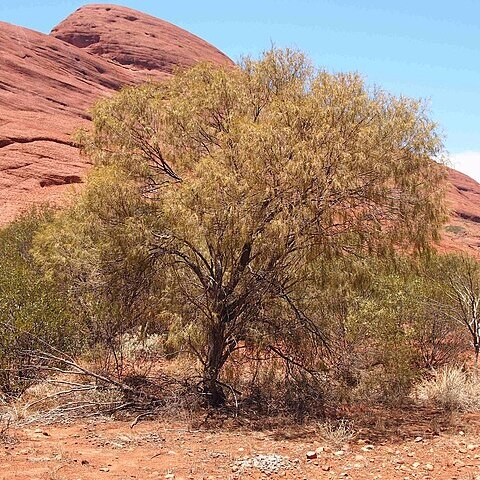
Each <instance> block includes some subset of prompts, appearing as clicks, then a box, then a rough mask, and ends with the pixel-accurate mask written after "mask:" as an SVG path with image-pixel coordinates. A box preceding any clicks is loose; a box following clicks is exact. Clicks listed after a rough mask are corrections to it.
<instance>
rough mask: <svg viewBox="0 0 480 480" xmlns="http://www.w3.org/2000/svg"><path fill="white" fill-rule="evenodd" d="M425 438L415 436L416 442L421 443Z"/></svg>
mask: <svg viewBox="0 0 480 480" xmlns="http://www.w3.org/2000/svg"><path fill="white" fill-rule="evenodd" d="M422 440H423V437H415V440H414V442H416V443H419V442H421V441H422Z"/></svg>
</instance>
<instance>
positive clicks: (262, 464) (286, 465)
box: [234, 454, 294, 475]
mask: <svg viewBox="0 0 480 480" xmlns="http://www.w3.org/2000/svg"><path fill="white" fill-rule="evenodd" d="M234 465H236V466H238V471H244V470H246V469H249V468H256V469H258V470H260V471H261V472H262V473H265V474H269V475H271V474H273V473H279V472H280V471H281V470H289V469H291V468H293V467H294V462H292V461H290V459H289V458H288V457H283V456H281V455H277V454H270V455H263V454H257V455H255V456H253V457H248V458H244V459H241V460H238V461H237V462H235V464H234Z"/></svg>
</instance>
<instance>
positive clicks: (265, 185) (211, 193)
mask: <svg viewBox="0 0 480 480" xmlns="http://www.w3.org/2000/svg"><path fill="white" fill-rule="evenodd" d="M93 121H94V129H93V132H91V133H88V132H84V133H83V134H82V136H81V137H82V138H81V141H82V144H83V147H84V152H85V154H87V155H90V156H91V157H92V159H94V160H95V163H96V167H95V173H94V178H95V179H96V180H94V181H92V183H91V184H90V185H89V186H87V189H86V192H85V194H84V196H83V199H82V201H81V202H80V204H77V206H75V207H74V208H73V209H72V210H70V212H69V213H67V214H66V215H64V216H63V218H61V219H58V220H57V222H56V223H54V224H53V225H51V226H50V227H49V228H47V229H45V231H44V232H43V234H42V235H41V236H40V237H39V239H38V241H37V250H36V252H37V257H39V258H41V257H42V256H44V257H45V255H49V260H48V261H49V262H50V264H51V265H55V264H56V266H55V267H53V268H58V265H60V266H61V265H63V266H64V269H65V266H66V265H69V264H70V265H71V262H74V263H75V262H76V263H75V265H77V266H80V270H82V269H84V270H88V268H89V267H88V265H89V260H88V258H86V257H88V255H86V252H87V251H89V249H94V251H96V252H98V251H99V248H100V247H99V244H103V247H101V248H102V251H103V252H106V254H107V256H104V257H102V258H104V259H106V260H107V261H106V263H104V266H105V268H104V269H103V270H102V272H100V276H101V275H103V277H102V278H103V279H104V280H105V278H107V277H108V279H110V280H111V279H112V278H120V277H118V276H115V275H114V274H112V272H115V271H119V272H124V271H125V269H127V270H128V268H129V267H128V265H130V266H131V265H135V268H134V269H133V270H134V272H137V274H135V275H132V276H129V277H128V278H129V281H128V282H123V284H122V282H119V283H117V284H116V287H117V288H118V291H119V292H121V291H123V290H125V289H126V290H128V291H130V292H131V291H132V290H131V288H132V285H135V284H138V282H140V284H142V282H145V281H146V278H150V279H151V278H154V277H155V278H161V281H160V280H159V281H156V282H154V283H155V285H156V286H157V287H158V288H157V289H155V288H154V289H153V290H149V291H148V295H150V296H151V298H153V297H156V298H158V297H159V296H161V297H162V298H163V300H164V302H165V303H164V304H165V305H166V304H168V305H169V307H168V310H169V312H170V313H171V314H172V315H175V316H174V317H172V318H175V332H176V335H178V336H179V337H180V338H181V339H182V341H183V342H185V343H186V344H188V345H189V347H190V348H191V350H192V352H194V353H195V354H196V355H197V357H198V358H199V360H200V362H201V363H202V365H203V373H202V385H203V389H204V393H205V395H206V396H207V398H208V399H209V402H210V403H211V404H212V405H219V404H221V403H223V401H224V396H225V394H224V385H222V382H221V380H220V373H221V371H222V368H223V366H224V365H225V363H226V361H227V360H228V358H229V357H230V356H231V355H232V354H233V352H235V351H236V350H238V349H241V348H249V347H251V346H253V345H257V346H261V348H264V349H268V351H269V352H273V353H275V354H278V355H279V356H280V357H281V358H282V359H284V360H285V361H287V362H292V363H293V364H298V363H301V364H302V365H304V366H305V365H306V364H307V363H308V362H310V363H311V365H310V367H308V370H309V371H310V372H313V371H317V370H318V369H319V368H320V367H319V365H318V363H315V361H316V360H315V358H317V357H315V352H317V351H318V349H321V348H324V347H325V343H326V341H325V338H324V335H323V333H322V331H321V329H320V328H319V326H318V325H319V323H318V322H317V321H316V319H315V312H312V311H308V310H305V309H304V308H303V307H302V305H304V302H303V300H304V295H305V292H306V291H309V289H308V288H307V287H308V286H309V282H311V281H312V278H313V277H312V275H310V274H309V267H311V265H312V262H313V261H318V260H319V259H321V258H325V259H327V258H333V257H335V256H342V255H351V254H355V255H362V254H369V255H372V254H373V255H377V254H378V255H385V254H387V253H389V252H392V251H394V250H395V249H402V250H403V251H411V250H424V249H426V248H428V247H429V246H430V245H431V244H432V242H434V241H435V240H436V239H437V235H438V228H439V226H440V225H441V223H442V221H443V219H444V215H445V209H444V203H443V190H444V178H445V172H444V169H443V168H442V166H441V164H440V163H439V162H437V161H435V159H437V160H438V159H440V158H441V154H442V144H441V139H440V137H439V135H438V133H437V131H436V126H435V124H434V123H433V122H432V121H431V120H430V119H429V117H428V114H427V112H426V109H425V106H424V104H423V103H422V102H419V101H415V100H410V99H407V98H403V97H395V96H393V95H390V94H388V93H386V92H384V91H382V90H380V89H377V88H369V87H368V86H366V84H365V83H364V81H363V79H362V78H361V77H360V76H359V75H357V74H350V73H347V74H344V73H339V74H331V73H327V72H325V71H316V70H315V69H314V68H313V67H312V66H311V65H310V63H309V61H308V60H307V59H306V58H305V57H304V55H303V54H301V53H299V52H296V51H291V50H284V51H282V50H276V49H273V50H271V51H269V52H267V53H265V55H264V56H263V57H262V58H261V59H260V60H258V61H255V60H252V59H248V58H247V59H244V60H243V61H242V62H241V63H240V65H238V66H236V67H219V66H215V65H211V64H199V65H197V66H195V67H193V68H192V69H190V70H187V71H184V72H179V73H177V74H176V75H175V76H173V77H172V78H171V79H170V80H168V81H166V82H164V83H160V84H155V83H151V84H147V85H143V86H140V87H129V88H125V89H124V90H122V91H121V92H120V93H119V94H117V95H115V96H114V97H112V98H110V99H106V100H103V101H101V102H99V103H98V104H97V105H96V106H95V108H94V110H93ZM67 225H70V228H66V226H67ZM79 225H83V226H84V228H80V227H79ZM68 232H70V235H69V233H68ZM99 232H103V233H101V234H99ZM112 232H115V235H112ZM82 235H83V236H84V237H85V238H86V239H87V240H85V238H81V237H82ZM112 238H115V241H116V242H119V244H121V245H122V248H121V249H118V248H116V247H115V246H114V245H112ZM88 239H89V240H88ZM92 239H94V240H92ZM62 242H63V244H62ZM72 243H75V244H76V245H77V248H66V249H65V248H64V247H65V245H67V246H68V245H70V247H71V246H72ZM60 245H63V247H61V248H59V246H60ZM105 245H107V246H105ZM113 252H114V254H113ZM132 252H136V253H137V254H138V256H137V257H135V255H133V253H132ZM75 258H76V259H77V260H76V261H75ZM79 258H80V259H83V260H87V261H85V262H84V261H83V260H82V262H83V263H82V262H80V263H79V262H78V259H79ZM52 259H53V260H52ZM55 259H56V260H55ZM90 261H91V263H90V265H93V261H92V258H90ZM132 262H133V263H132ZM142 262H143V263H142ZM139 265H140V266H143V267H140V268H138V266H139ZM92 268H93V267H92ZM60 270H61V268H60ZM69 270H70V267H66V271H67V272H68V271H69ZM130 271H131V270H130ZM147 271H148V272H149V273H148V275H145V274H144V273H145V272H147ZM90 272H91V270H90ZM97 273H98V270H96V274H97ZM112 275H113V276H112ZM120 276H121V275H120ZM97 278H98V277H97ZM110 280H109V281H110ZM126 283H127V284H128V285H127V284H126ZM105 285H110V284H109V283H108V282H106V283H105ZM149 285H150V286H151V284H149ZM108 291H109V292H110V294H111V293H112V292H114V291H116V289H112V288H111V285H110V286H109V287H108ZM134 292H137V290H135V289H134ZM120 295H121V294H120ZM300 332H303V333H302V334H300ZM300 338H301V339H302V340H301V342H302V348H301V354H300V355H299V344H298V342H299V339H300ZM307 345H308V347H307ZM296 356H298V357H300V358H296Z"/></svg>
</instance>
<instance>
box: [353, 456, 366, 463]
mask: <svg viewBox="0 0 480 480" xmlns="http://www.w3.org/2000/svg"><path fill="white" fill-rule="evenodd" d="M355 460H356V461H357V462H363V460H365V457H364V456H363V455H355Z"/></svg>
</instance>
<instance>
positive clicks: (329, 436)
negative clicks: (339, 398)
mask: <svg viewBox="0 0 480 480" xmlns="http://www.w3.org/2000/svg"><path fill="white" fill-rule="evenodd" d="M317 434H318V435H319V436H320V437H321V438H322V440H324V441H325V442H326V443H328V444H329V445H333V446H335V447H341V446H343V445H345V444H346V443H348V442H349V441H350V440H352V438H353V437H354V436H355V430H354V428H353V423H352V422H351V421H349V420H345V419H341V420H338V421H331V420H328V421H326V422H323V423H319V424H318V426H317Z"/></svg>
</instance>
